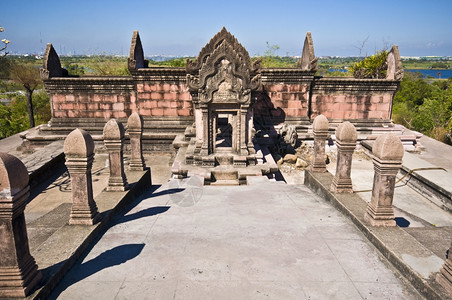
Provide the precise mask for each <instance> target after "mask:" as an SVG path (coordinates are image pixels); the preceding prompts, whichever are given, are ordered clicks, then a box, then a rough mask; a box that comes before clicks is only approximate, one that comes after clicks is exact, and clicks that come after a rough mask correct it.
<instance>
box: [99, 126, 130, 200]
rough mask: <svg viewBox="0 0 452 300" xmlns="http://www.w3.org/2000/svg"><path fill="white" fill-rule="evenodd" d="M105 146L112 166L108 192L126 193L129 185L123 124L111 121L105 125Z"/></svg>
mask: <svg viewBox="0 0 452 300" xmlns="http://www.w3.org/2000/svg"><path fill="white" fill-rule="evenodd" d="M104 144H105V147H106V148H107V151H108V157H109V164H110V177H109V178H108V186H107V191H125V190H126V189H127V187H128V184H127V178H126V174H125V173H124V151H123V146H124V126H123V125H122V123H121V122H118V121H116V120H115V119H111V120H110V121H108V122H107V124H105V126H104Z"/></svg>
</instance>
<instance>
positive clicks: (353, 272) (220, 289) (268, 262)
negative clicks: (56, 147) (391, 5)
mask: <svg viewBox="0 0 452 300" xmlns="http://www.w3.org/2000/svg"><path fill="white" fill-rule="evenodd" d="M154 175H155V172H154V170H153V177H154ZM262 179H263V178H262ZM262 179H258V180H254V181H252V182H251V185H249V186H239V187H218V186H217V187H213V186H202V185H201V181H200V180H198V178H196V177H192V178H191V179H185V180H183V181H178V180H171V181H169V182H167V183H163V182H162V184H161V185H158V186H155V187H156V188H157V187H158V189H156V190H154V191H149V192H148V193H146V194H145V195H144V196H143V197H141V198H140V199H137V200H136V201H135V202H133V203H132V204H131V205H130V206H129V207H128V208H127V209H126V210H125V211H124V213H122V214H121V215H119V216H118V217H116V219H115V221H114V223H113V224H112V226H111V227H110V228H109V229H108V230H107V231H106V232H105V233H104V234H103V236H101V237H100V239H99V240H98V241H97V242H96V243H95V245H94V246H93V247H92V248H90V250H89V251H88V253H87V254H86V255H85V256H84V257H82V259H81V260H80V261H79V262H78V263H77V264H76V266H75V267H74V268H72V270H71V271H70V272H69V273H67V275H66V276H65V277H64V279H63V280H62V281H61V282H60V284H59V285H58V286H57V288H56V289H55V290H54V292H53V293H52V295H51V297H50V299H94V298H95V299H263V298H265V299H421V298H422V297H421V296H419V294H418V293H417V291H416V290H415V289H414V288H413V287H412V286H411V285H410V284H408V283H407V282H406V281H405V279H403V278H402V277H401V276H400V274H399V273H398V272H397V271H396V270H395V269H394V268H393V267H392V266H391V265H390V264H389V263H388V262H387V261H386V259H385V258H383V257H382V256H381V255H380V254H379V252H378V251H377V250H376V249H375V247H374V246H373V245H372V244H371V243H370V242H369V241H368V240H367V239H366V238H365V237H364V236H363V235H362V234H361V232H359V231H358V230H357V229H356V227H355V226H354V225H353V224H352V223H351V222H350V221H349V220H348V219H346V218H345V217H344V216H343V215H342V214H341V213H340V212H338V211H337V210H336V209H335V208H333V207H332V206H331V205H330V204H329V203H328V202H327V201H325V200H323V199H322V198H320V197H318V196H317V195H315V194H313V193H312V192H311V191H310V190H309V189H308V188H307V187H305V186H304V185H302V184H298V185H287V184H284V183H280V182H270V181H265V180H262ZM154 184H155V182H154Z"/></svg>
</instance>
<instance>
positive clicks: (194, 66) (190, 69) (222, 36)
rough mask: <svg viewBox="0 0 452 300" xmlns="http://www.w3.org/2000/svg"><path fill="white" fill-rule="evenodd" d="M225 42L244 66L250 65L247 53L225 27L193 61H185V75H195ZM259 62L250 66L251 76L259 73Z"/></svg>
mask: <svg viewBox="0 0 452 300" xmlns="http://www.w3.org/2000/svg"><path fill="white" fill-rule="evenodd" d="M224 41H226V43H227V44H229V45H231V46H232V48H233V49H235V51H236V52H237V53H238V55H239V56H240V57H241V59H242V60H243V62H244V63H245V64H246V65H250V57H249V54H248V51H246V49H245V48H244V47H243V46H242V45H241V44H240V43H239V42H238V41H237V39H236V38H235V37H234V36H233V35H232V34H231V33H229V32H228V31H227V30H226V28H225V27H223V28H222V29H221V30H220V32H218V33H217V34H216V35H215V36H214V37H213V38H211V39H210V41H209V43H207V45H205V46H204V47H203V48H202V49H201V51H200V52H199V54H198V57H197V58H196V60H195V61H192V60H191V59H187V66H186V70H187V73H189V74H192V75H196V74H198V72H199V70H200V69H201V67H202V66H203V64H204V63H205V62H206V61H207V58H208V57H209V56H210V55H211V54H212V52H213V51H214V50H215V49H216V48H217V47H218V45H220V44H221V43H222V42H224ZM260 64H261V61H260V60H258V61H256V62H254V63H253V65H252V66H251V68H250V70H251V72H250V73H251V74H252V75H254V74H256V73H258V72H259V70H260V67H261V65H260Z"/></svg>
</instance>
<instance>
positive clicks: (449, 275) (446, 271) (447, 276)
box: [436, 244, 452, 295]
mask: <svg viewBox="0 0 452 300" xmlns="http://www.w3.org/2000/svg"><path fill="white" fill-rule="evenodd" d="M451 256H452V244H451V246H450V247H449V254H448V256H447V258H446V261H445V262H444V265H443V267H442V268H441V270H440V272H439V273H438V274H436V281H437V282H438V283H439V284H441V286H442V287H443V288H444V289H445V290H446V292H447V293H448V294H449V295H452V260H451Z"/></svg>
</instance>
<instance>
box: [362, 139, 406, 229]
mask: <svg viewBox="0 0 452 300" xmlns="http://www.w3.org/2000/svg"><path fill="white" fill-rule="evenodd" d="M403 152H404V150H403V145H402V142H401V141H400V138H398V137H397V136H395V135H393V134H389V133H388V134H384V135H381V136H379V137H378V138H377V139H376V140H375V142H374V145H373V146H372V154H373V155H374V157H373V159H372V161H373V164H374V170H375V174H374V182H373V187H372V198H371V200H370V203H369V205H368V206H367V210H366V214H365V216H364V219H365V220H367V221H368V222H369V223H370V224H371V225H372V226H396V223H395V220H394V209H393V207H392V200H393V198H394V189H395V180H396V175H397V173H398V172H399V169H400V167H401V166H402V157H403Z"/></svg>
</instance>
